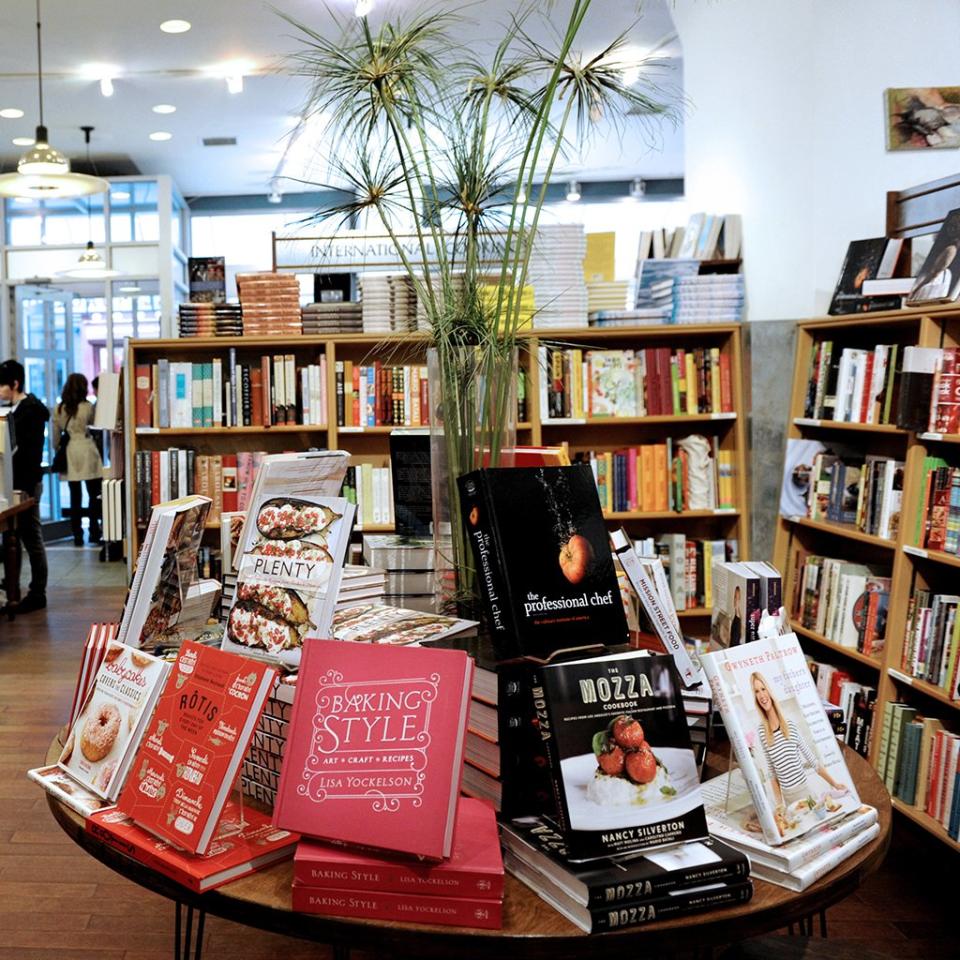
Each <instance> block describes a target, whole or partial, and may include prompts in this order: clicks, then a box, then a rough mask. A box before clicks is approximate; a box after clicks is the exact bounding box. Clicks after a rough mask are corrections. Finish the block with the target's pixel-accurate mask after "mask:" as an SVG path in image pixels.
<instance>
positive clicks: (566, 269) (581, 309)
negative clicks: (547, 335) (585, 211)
mask: <svg viewBox="0 0 960 960" xmlns="http://www.w3.org/2000/svg"><path fill="white" fill-rule="evenodd" d="M586 252H587V238H586V234H585V233H584V230H583V227H582V226H581V225H580V224H573V223H559V224H549V225H546V226H544V225H541V226H539V227H537V235H536V238H535V239H534V243H533V252H532V255H531V257H530V269H529V272H528V273H527V283H529V284H530V285H531V286H532V287H533V289H534V298H535V302H536V313H535V314H534V318H533V325H534V326H535V327H537V328H541V327H543V328H550V327H585V326H587V285H586V281H585V279H584V275H583V258H584V256H585V254H586Z"/></svg>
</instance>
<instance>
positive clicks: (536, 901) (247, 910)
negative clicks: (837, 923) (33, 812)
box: [47, 741, 891, 960]
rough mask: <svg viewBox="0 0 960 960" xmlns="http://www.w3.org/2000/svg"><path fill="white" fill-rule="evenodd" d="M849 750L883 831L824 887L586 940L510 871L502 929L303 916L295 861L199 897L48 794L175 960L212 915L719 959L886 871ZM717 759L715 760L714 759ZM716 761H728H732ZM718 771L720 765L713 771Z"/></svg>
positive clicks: (448, 947) (303, 935) (467, 953)
mask: <svg viewBox="0 0 960 960" xmlns="http://www.w3.org/2000/svg"><path fill="white" fill-rule="evenodd" d="M844 749H845V756H846V760H847V765H848V766H849V768H850V772H851V774H852V776H853V779H854V782H855V783H856V785H857V790H858V792H859V794H860V797H861V799H862V800H863V802H864V803H869V804H870V805H872V806H874V807H876V808H877V811H878V812H879V817H880V834H879V836H878V837H877V838H876V839H875V840H874V841H873V842H872V843H870V844H868V845H867V846H866V847H864V848H863V849H861V850H859V851H857V852H856V853H855V854H853V856H851V857H850V858H849V859H848V860H846V861H844V862H843V863H842V864H841V865H840V866H839V867H837V868H836V869H835V870H833V871H831V872H830V873H829V874H828V875H827V876H826V877H824V878H823V879H822V880H820V881H818V882H817V883H815V884H813V885H812V886H811V887H809V888H808V889H807V890H805V891H803V893H794V892H792V891H790V890H786V889H784V888H783V887H776V886H773V885H772V884H769V883H765V882H764V881H762V880H756V879H755V880H754V881H753V884H754V894H753V899H752V900H750V902H749V903H745V904H738V905H735V906H730V907H724V908H721V909H718V910H710V911H706V912H703V913H696V914H692V915H690V916H685V917H679V918H677V919H673V920H665V921H659V922H656V923H651V924H647V925H644V926H640V927H634V928H632V929H624V930H616V931H611V932H609V933H600V934H592V935H587V934H585V933H583V931H581V930H580V929H579V928H578V927H576V926H574V925H573V924H572V923H570V922H569V921H568V920H566V919H564V917H563V916H561V915H560V914H559V913H557V912H556V911H555V910H554V909H553V908H552V907H549V906H548V905H547V904H546V903H544V901H543V900H541V899H540V898H539V897H538V896H536V894H534V893H533V892H532V891H531V890H530V889H528V888H527V887H526V886H524V884H522V883H520V881H519V880H516V879H515V878H514V877H512V876H510V875H509V874H508V875H507V878H506V888H505V892H504V904H503V929H502V930H474V929H466V928H461V927H443V926H433V925H426V924H415V923H392V922H387V921H382V920H356V919H349V918H339V917H319V916H314V915H312V914H306V913H295V912H294V911H293V910H291V908H290V886H291V881H292V878H293V864H292V862H291V861H286V862H285V863H281V864H277V865H275V866H272V867H269V868H268V869H266V870H262V871H259V872H258V873H254V874H251V875H250V876H247V877H242V878H241V879H239V880H234V881H233V882H232V883H228V884H226V885H225V886H222V887H219V888H217V889H216V890H211V891H209V892H208V893H204V894H196V893H193V892H192V891H190V890H187V889H186V888H185V887H182V886H180V885H179V884H177V883H174V882H173V881H171V880H168V879H167V878H166V877H164V876H162V875H160V874H158V873H156V872H155V871H153V870H151V869H150V868H149V867H145V866H143V865H142V864H140V863H138V862H137V861H136V860H132V859H131V858H129V857H127V856H125V855H124V854H122V853H120V852H118V851H117V850H114V849H113V848H112V847H109V846H106V845H105V844H103V843H102V842H100V841H98V840H96V839H94V838H93V837H91V836H90V835H89V834H88V833H87V832H86V831H85V830H84V821H83V817H81V816H80V815H79V814H77V813H75V812H74V811H72V810H71V809H70V808H69V807H67V806H65V805H64V804H62V803H60V802H59V801H58V800H56V799H55V798H53V797H52V796H48V800H49V803H50V808H51V810H52V811H53V815H54V817H55V818H56V820H57V822H58V823H59V824H60V826H61V827H63V829H64V830H65V831H66V832H67V833H68V834H69V835H70V837H71V838H72V839H73V840H74V841H75V842H76V843H77V844H79V845H80V846H81V847H83V848H84V850H86V851H87V852H88V853H90V854H91V855H92V856H94V857H96V858H97V859H98V860H100V861H101V862H102V863H105V864H106V865H107V866H108V867H111V868H112V869H113V870H116V871H117V872H118V873H120V874H122V875H123V876H125V877H127V878H128V879H130V880H132V881H134V882H135V883H138V884H140V885H141V886H143V887H146V888H148V889H150V890H153V891H155V892H156V893H159V894H162V895H163V896H165V897H168V898H169V899H170V900H172V901H174V903H176V904H177V913H176V922H177V924H176V925H177V930H176V945H175V950H174V957H175V960H189V955H190V951H191V938H193V946H192V949H193V951H194V960H199V958H200V947H201V943H202V939H203V935H202V934H203V917H204V914H206V913H209V914H213V915H214V916H218V917H223V918H225V919H228V920H234V921H236V922H237V923H242V924H245V925H247V926H251V927H258V928H260V929H263V930H270V931H273V932H275V933H283V934H286V935H288V936H291V937H298V938H300V939H302V940H311V941H315V942H318V943H326V944H330V945H332V947H333V950H334V956H335V957H338V958H346V957H348V956H349V953H350V950H351V949H353V948H356V949H360V950H370V951H376V952H378V953H388V954H394V955H399V956H415V957H444V958H448V957H457V958H458V960H471V958H476V960H490V958H491V957H495V958H496V960H513V958H516V960H540V958H543V960H564V958H571V960H574V958H585V957H594V956H600V955H613V954H614V952H615V953H616V955H618V956H636V955H641V954H642V955H645V956H647V957H649V956H651V955H653V954H676V953H677V952H680V951H689V952H696V953H701V954H703V953H706V954H709V949H710V948H712V947H715V946H720V945H724V944H730V943H736V942H738V941H740V940H745V939H747V938H749V937H755V936H758V935H760V934H763V933H769V932H771V931H773V930H778V929H781V928H783V927H786V926H788V925H791V924H794V923H797V924H800V925H801V930H802V929H803V924H804V923H805V922H807V921H808V919H809V918H811V917H813V916H814V915H815V914H817V913H819V912H821V911H823V910H825V909H826V908H827V907H829V906H831V905H833V904H835V903H837V902H838V901H840V900H842V899H844V898H845V897H847V896H849V895H850V894H851V893H853V892H854V891H855V890H856V889H857V888H858V887H859V886H860V884H861V883H862V882H863V880H864V879H865V877H867V876H868V875H869V874H870V873H872V872H873V871H874V870H875V869H876V868H877V867H878V866H879V865H880V863H881V861H882V860H883V857H884V855H885V854H886V852H887V847H888V846H889V843H890V821H891V810H890V796H889V794H888V793H887V791H886V790H885V789H884V786H883V784H882V783H881V782H880V780H879V778H878V777H877V775H876V773H875V772H874V770H873V768H872V767H871V766H870V765H869V763H867V761H866V760H865V759H863V757H861V756H859V755H858V754H856V753H854V752H853V751H852V750H850V749H848V748H844ZM59 752H60V746H59V744H58V743H57V742H56V741H54V743H53V744H51V747H50V751H49V754H48V757H47V762H48V763H56V758H57V756H58V755H59ZM710 759H711V761H713V760H714V758H713V757H712V756H711V758H710ZM716 759H717V763H718V764H719V763H724V764H725V762H726V761H725V760H723V759H721V758H716ZM709 769H711V768H708V770H709ZM717 770H718V768H717V767H712V772H714V773H715V772H717ZM183 908H186V922H185V923H184V922H183V921H182V919H181V910H182V909H183ZM195 912H196V915H197V929H196V930H194V926H193V918H194V914H195ZM810 932H811V933H812V929H811V931H810Z"/></svg>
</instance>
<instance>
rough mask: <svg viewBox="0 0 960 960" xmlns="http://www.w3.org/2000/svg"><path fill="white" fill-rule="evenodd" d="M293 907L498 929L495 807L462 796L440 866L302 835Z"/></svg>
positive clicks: (295, 861) (500, 905) (499, 886)
mask: <svg viewBox="0 0 960 960" xmlns="http://www.w3.org/2000/svg"><path fill="white" fill-rule="evenodd" d="M293 909H294V910H302V911H303V912H305V913H318V914H324V915H326V916H334V917H370V918H375V919H378V920H400V921H409V922H414V923H436V924H442V925H445V926H456V927H483V928H485V929H489V930H499V929H500V927H501V925H502V913H503V860H502V858H501V856H500V841H499V838H498V835H497V822H496V818H495V816H494V813H493V807H491V806H490V805H489V804H487V803H486V802H484V801H483V800H473V799H471V798H469V797H463V798H461V800H460V803H459V805H458V808H457V820H456V828H455V832H454V840H453V852H452V853H451V855H450V857H449V858H448V859H446V860H443V861H441V862H440V863H422V862H421V863H418V862H416V861H411V860H402V859H400V858H398V857H390V856H388V855H386V854H383V855H381V854H376V853H371V852H365V851H360V850H351V849H350V848H348V847H340V846H334V845H332V844H327V843H321V842H320V841H317V840H301V841H300V843H299V844H298V845H297V851H296V853H295V854H294V859H293Z"/></svg>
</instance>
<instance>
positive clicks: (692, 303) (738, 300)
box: [670, 273, 744, 323]
mask: <svg viewBox="0 0 960 960" xmlns="http://www.w3.org/2000/svg"><path fill="white" fill-rule="evenodd" d="M671 292H672V294H673V311H672V313H671V315H670V322H671V323H739V322H740V321H741V320H742V319H743V305H744V285H743V274H742V273H712V274H696V275H691V276H686V277H679V278H677V279H676V280H674V283H673V287H672V291H671Z"/></svg>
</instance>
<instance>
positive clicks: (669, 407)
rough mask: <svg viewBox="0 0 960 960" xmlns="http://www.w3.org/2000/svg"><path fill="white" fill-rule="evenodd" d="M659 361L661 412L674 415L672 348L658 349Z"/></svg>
mask: <svg viewBox="0 0 960 960" xmlns="http://www.w3.org/2000/svg"><path fill="white" fill-rule="evenodd" d="M657 353H658V354H659V361H658V363H657V366H658V368H659V374H660V412H661V413H665V414H668V415H669V414H672V413H673V381H672V380H671V378H670V348H669V347H657Z"/></svg>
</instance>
